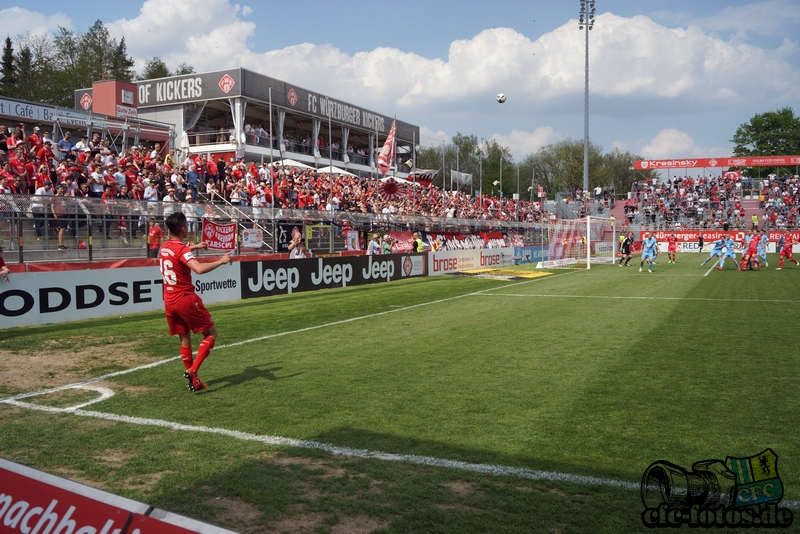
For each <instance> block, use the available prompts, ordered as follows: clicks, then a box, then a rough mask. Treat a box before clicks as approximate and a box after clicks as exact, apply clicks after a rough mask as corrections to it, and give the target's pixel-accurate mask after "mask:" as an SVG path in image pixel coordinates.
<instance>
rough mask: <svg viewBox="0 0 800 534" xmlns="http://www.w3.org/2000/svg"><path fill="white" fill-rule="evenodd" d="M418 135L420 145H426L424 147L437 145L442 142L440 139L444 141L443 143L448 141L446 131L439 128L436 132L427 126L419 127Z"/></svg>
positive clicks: (448, 137)
mask: <svg viewBox="0 0 800 534" xmlns="http://www.w3.org/2000/svg"><path fill="white" fill-rule="evenodd" d="M419 136H420V140H419V144H420V146H426V147H430V146H438V145H441V144H442V141H444V142H445V144H447V143H449V142H450V136H449V135H447V133H446V132H443V131H441V130H439V131H438V132H434V131H433V130H431V129H430V128H428V127H427V126H420V127H419Z"/></svg>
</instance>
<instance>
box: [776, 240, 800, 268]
mask: <svg viewBox="0 0 800 534" xmlns="http://www.w3.org/2000/svg"><path fill="white" fill-rule="evenodd" d="M795 244H797V240H796V239H795V238H793V237H791V236H789V235H788V234H787V236H786V241H784V243H783V248H782V249H781V256H780V259H779V260H778V268H777V269H775V270H776V271H780V270H781V269H783V259H784V258H788V259H789V261H793V262H794V264H795V265H800V262H798V261H797V260H796V259H794V256H792V246H793V245H795Z"/></svg>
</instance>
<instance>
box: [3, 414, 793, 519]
mask: <svg viewBox="0 0 800 534" xmlns="http://www.w3.org/2000/svg"><path fill="white" fill-rule="evenodd" d="M4 402H5V403H6V404H10V405H12V406H18V407H20V408H28V409H31V410H38V411H42V412H47V413H65V412H68V413H71V414H74V415H77V416H80V417H92V418H95V419H105V420H107V421H115V422H119V423H129V424H133V425H139V426H154V427H160V428H168V429H170V430H176V431H184V432H202V433H206V434H217V435H220V436H227V437H230V438H234V439H239V440H243V441H257V442H260V443H264V444H265V445H279V446H286V447H297V448H300V449H314V450H321V451H325V452H327V453H329V454H333V455H337V456H346V457H350V458H365V459H373V460H382V461H385V462H406V463H411V464H417V465H427V466H431V467H443V468H447V469H458V470H461V471H469V472H472V473H481V474H485V475H493V476H510V477H516V478H524V479H528V480H548V481H551V482H569V483H572V484H582V485H587V486H607V487H612V488H620V489H626V490H635V491H638V490H639V489H640V484H638V483H635V482H626V481H624V480H614V479H611V478H601V477H593V476H586V475H573V474H570V473H558V472H555V471H540V470H538V469H528V468H525V467H511V466H505V465H494V464H476V463H471V462H463V461H459V460H447V459H444V458H436V457H434V456H419V455H416V454H395V453H389V452H381V451H372V450H369V449H354V448H351V447H339V446H336V445H331V444H330V443H321V442H319V441H310V440H300V439H293V438H284V437H280V436H266V435H259V434H250V433H249V432H240V431H238V430H228V429H225V428H213V427H207V426H196V425H185V424H183V423H174V422H171V421H164V420H162V419H148V418H144V417H130V416H127V415H117V414H113V413H104V412H93V411H88V410H80V409H75V408H74V407H73V408H66V409H65V408H54V407H52V406H42V405H39V404H31V403H28V402H21V401H13V400H10V401H4ZM781 504H782V505H783V506H788V507H789V508H798V507H800V503H799V502H794V501H783V502H782V503H781Z"/></svg>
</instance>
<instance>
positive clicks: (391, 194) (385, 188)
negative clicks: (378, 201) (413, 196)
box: [378, 178, 407, 200]
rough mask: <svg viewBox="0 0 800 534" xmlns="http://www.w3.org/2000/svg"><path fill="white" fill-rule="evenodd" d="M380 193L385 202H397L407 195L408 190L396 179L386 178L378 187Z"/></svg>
mask: <svg viewBox="0 0 800 534" xmlns="http://www.w3.org/2000/svg"><path fill="white" fill-rule="evenodd" d="M378 193H379V194H380V195H381V198H383V200H397V199H398V198H400V197H402V196H404V195H406V194H407V192H406V188H405V187H404V186H403V185H401V184H399V183H398V182H397V181H396V180H395V179H394V178H384V180H383V181H382V182H381V185H380V186H379V187H378Z"/></svg>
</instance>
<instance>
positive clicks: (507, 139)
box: [492, 126, 563, 159]
mask: <svg viewBox="0 0 800 534" xmlns="http://www.w3.org/2000/svg"><path fill="white" fill-rule="evenodd" d="M492 139H494V140H495V141H497V142H498V143H499V144H501V145H504V146H507V147H508V149H509V150H510V151H511V153H512V154H514V156H515V157H516V158H517V159H522V158H523V157H525V155H526V154H531V153H533V152H536V151H537V150H539V149H540V148H542V147H543V146H546V145H550V144H553V143H556V142H558V141H561V139H563V136H561V135H560V134H559V133H558V132H556V131H555V130H554V129H553V128H551V127H550V126H542V127H541V128H536V129H535V130H534V131H532V132H523V131H520V130H512V131H511V133H510V134H508V135H503V134H497V133H496V134H494V135H492Z"/></svg>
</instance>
